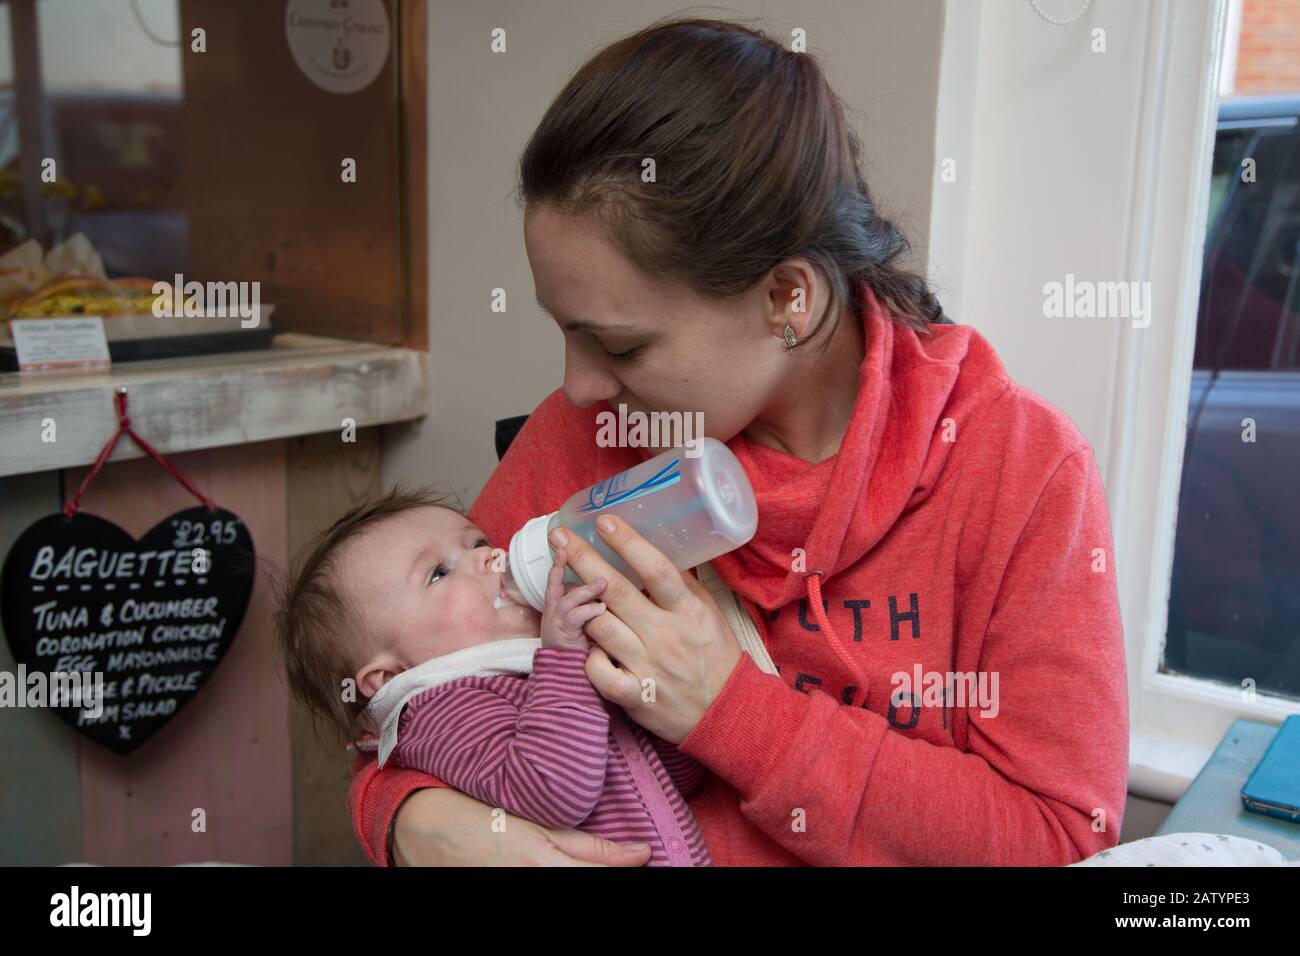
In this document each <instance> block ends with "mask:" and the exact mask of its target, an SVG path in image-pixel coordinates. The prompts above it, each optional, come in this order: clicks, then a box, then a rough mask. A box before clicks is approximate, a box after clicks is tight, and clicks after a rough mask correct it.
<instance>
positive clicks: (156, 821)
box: [29, 432, 292, 866]
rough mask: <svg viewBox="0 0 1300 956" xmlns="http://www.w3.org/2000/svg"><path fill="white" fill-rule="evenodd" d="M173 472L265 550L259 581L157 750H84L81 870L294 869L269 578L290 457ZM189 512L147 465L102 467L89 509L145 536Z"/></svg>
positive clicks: (252, 454) (174, 486)
mask: <svg viewBox="0 0 1300 956" xmlns="http://www.w3.org/2000/svg"><path fill="white" fill-rule="evenodd" d="M146 435H147V432H146ZM174 460H175V462H176V464H177V465H178V466H180V468H181V469H182V470H183V471H184V472H185V473H186V474H188V475H189V476H190V477H191V478H192V479H193V480H194V481H195V482H196V483H197V484H198V486H199V487H200V488H201V489H202V490H203V491H205V492H206V493H207V494H208V495H210V496H211V497H212V498H214V499H215V500H216V501H217V503H218V504H220V505H222V506H223V507H225V508H228V509H230V510H231V511H233V512H234V513H235V514H237V515H239V516H240V517H241V518H243V519H244V521H245V523H246V524H247V525H248V527H249V530H250V532H251V534H252V537H253V543H254V546H255V547H256V549H257V555H258V565H259V569H258V576H257V581H256V583H255V584H254V587H253V596H252V599H251V601H250V603H249V607H248V612H247V614H246V615H245V618H244V622H243V624H242V625H241V626H240V629H239V634H238V635H237V637H236V638H235V641H234V643H233V644H232V645H231V647H230V650H229V651H228V652H227V653H226V656H225V658H224V659H223V660H222V662H221V664H220V666H219V667H218V668H217V670H216V673H214V674H213V675H212V677H211V678H210V679H209V681H208V683H207V684H206V685H205V686H204V687H203V689H202V691H200V692H199V694H198V695H197V696H196V697H195V698H194V700H192V701H191V702H190V703H189V704H188V705H187V706H186V707H185V708H184V709H183V710H182V711H181V712H180V713H179V714H177V715H176V717H174V718H173V719H172V721H171V722H170V723H169V724H167V725H166V726H165V727H163V728H162V730H160V731H158V733H157V735H156V736H154V737H153V738H152V739H151V740H149V741H148V742H147V743H146V744H144V745H143V746H142V747H141V748H140V749H139V750H138V751H136V752H135V753H133V754H130V755H129V756H127V757H120V756H117V755H116V754H113V753H111V752H109V751H108V750H106V749H104V748H103V747H101V746H99V745H98V744H95V743H92V742H91V741H84V742H82V743H81V745H80V746H81V802H82V820H83V832H84V845H85V850H84V855H85V859H86V860H87V861H89V862H92V863H100V864H112V865H129V866H140V865H144V866H154V865H164V864H171V863H179V862H191V861H207V860H215V861H222V862H235V863H255V864H264V865H286V864H288V863H290V862H291V860H292V822H291V813H292V805H291V790H290V785H291V764H290V747H289V697H288V690H287V688H286V687H285V685H284V681H283V679H282V677H281V674H280V669H279V666H278V663H277V656H276V653H275V646H274V636H273V633H272V624H271V620H272V611H273V605H274V593H273V589H272V587H271V578H270V572H271V571H272V570H273V569H278V568H282V567H283V566H284V563H285V554H286V547H285V541H286V525H285V509H284V502H285V458H284V445H283V443H282V442H263V443H259V444H255V445H246V446H241V447H239V448H227V449H221V450H217V451H202V452H194V453H190V454H186V455H177V456H175V458H174ZM82 475H83V472H82V471H81V470H77V471H70V472H68V473H67V475H66V482H67V483H68V484H69V486H70V487H75V486H76V483H77V482H79V481H80V480H81V478H82ZM193 504H194V499H193V498H192V497H191V496H190V495H189V493H188V492H186V491H185V489H184V488H182V487H181V486H180V484H179V483H177V482H176V481H175V480H174V479H173V478H171V477H170V476H168V475H167V474H166V473H165V472H164V471H163V470H162V469H161V468H159V467H158V466H157V465H156V464H155V463H154V462H153V461H151V460H148V459H145V460H141V461H128V462H120V463H116V464H109V465H107V466H106V467H105V468H104V471H103V472H102V473H101V475H100V476H99V478H98V479H96V481H95V483H94V484H93V485H92V486H91V488H90V491H89V492H87V494H86V497H85V499H84V501H83V505H82V506H83V508H84V509H85V510H87V511H90V512H93V513H95V514H98V515H101V516H103V517H105V518H108V519H109V520H112V521H116V522H117V523H118V524H120V525H121V526H122V527H123V528H125V529H126V530H127V531H128V532H130V533H131V534H134V535H137V536H138V535H141V534H143V533H144V532H146V531H148V530H149V529H150V528H151V527H153V526H154V525H155V524H156V523H157V522H158V521H160V520H162V519H163V518H165V517H166V516H167V515H169V514H172V513H173V512H175V511H178V510H180V509H181V508H187V507H191V506H192V505H193ZM197 808H202V809H203V810H205V811H206V814H207V829H206V832H203V833H195V832H193V831H192V829H191V823H192V820H193V812H194V810H195V809H197ZM29 812H30V811H29Z"/></svg>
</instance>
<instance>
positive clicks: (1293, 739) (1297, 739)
mask: <svg viewBox="0 0 1300 956" xmlns="http://www.w3.org/2000/svg"><path fill="white" fill-rule="evenodd" d="M1241 802H1242V803H1243V804H1244V805H1245V807H1246V809H1247V810H1250V811H1251V812H1253V813H1263V814H1266V815H1268V816H1270V817H1277V818H1278V819H1280V820H1290V821H1291V822H1293V823H1298V822H1300V714H1292V715H1291V716H1290V717H1288V718H1287V719H1286V720H1284V721H1283V722H1282V726H1281V727H1279V728H1278V731H1277V733H1276V734H1275V735H1274V736H1273V742H1272V743H1271V744H1269V745H1268V750H1266V751H1264V756H1263V757H1262V758H1260V761H1259V763H1258V764H1257V765H1256V766H1255V770H1254V771H1253V772H1252V773H1251V775H1250V777H1249V778H1248V779H1247V780H1246V785H1245V786H1244V787H1242V788H1241Z"/></svg>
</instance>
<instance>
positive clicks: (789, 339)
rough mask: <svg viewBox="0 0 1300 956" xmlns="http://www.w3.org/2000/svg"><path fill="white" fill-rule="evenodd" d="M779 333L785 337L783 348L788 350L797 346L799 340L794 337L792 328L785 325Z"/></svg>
mask: <svg viewBox="0 0 1300 956" xmlns="http://www.w3.org/2000/svg"><path fill="white" fill-rule="evenodd" d="M781 331H782V334H783V335H784V336H785V347H786V348H788V349H792V348H794V347H795V345H797V344H798V342H799V340H798V339H796V338H795V337H794V326H792V325H787V326H786V327H785V328H784V329H782V330H781Z"/></svg>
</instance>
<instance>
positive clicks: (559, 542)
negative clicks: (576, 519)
mask: <svg viewBox="0 0 1300 956" xmlns="http://www.w3.org/2000/svg"><path fill="white" fill-rule="evenodd" d="M568 540H569V538H568V536H567V535H566V534H565V533H564V529H563V528H556V529H555V530H554V531H552V532H551V544H553V545H555V546H556V547H557V548H562V547H564V545H565V544H566V543H567V542H568Z"/></svg>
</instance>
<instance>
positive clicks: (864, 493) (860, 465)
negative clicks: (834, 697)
mask: <svg viewBox="0 0 1300 956" xmlns="http://www.w3.org/2000/svg"><path fill="white" fill-rule="evenodd" d="M861 295H862V302H863V314H862V316H861V319H862V323H863V329H864V334H865V341H866V343H867V344H866V354H865V356H864V357H863V362H862V366H861V370H860V372H859V378H858V394H857V398H856V400H855V402H854V406H853V415H852V419H851V421H850V424H849V427H848V430H847V431H846V433H845V435H844V439H843V441H842V442H841V444H840V448H839V451H838V452H837V453H836V454H835V455H833V456H832V457H830V458H828V459H826V460H824V461H821V462H818V463H815V464H814V463H811V462H807V461H804V460H802V459H799V458H796V457H794V456H792V455H789V454H787V453H785V452H782V451H779V450H777V449H774V448H770V447H768V446H766V445H761V444H759V443H758V442H755V441H753V440H751V439H749V438H747V437H746V436H745V435H744V434H743V433H742V434H739V435H736V436H735V437H734V438H732V439H731V441H729V442H728V443H727V446H728V447H729V448H730V449H731V450H732V451H733V452H734V453H735V454H736V457H737V458H738V459H740V462H741V464H742V465H744V467H745V470H746V471H747V472H748V474H749V477H750V481H751V483H752V484H753V487H754V494H755V496H756V498H757V499H758V531H757V533H756V534H755V536H754V538H753V539H752V540H751V541H750V542H749V543H748V544H746V545H745V546H743V547H741V548H738V549H737V550H735V551H732V552H731V553H729V554H725V555H722V556H721V557H718V558H715V559H714V560H713V561H712V562H711V564H713V566H714V567H715V568H716V569H717V570H718V572H719V574H721V576H722V577H723V578H724V580H725V581H726V582H727V584H728V585H729V586H730V587H732V588H733V589H734V590H736V591H737V592H738V593H740V594H741V595H743V596H744V597H746V598H748V599H749V600H750V601H753V602H754V603H755V604H757V605H758V606H759V607H761V608H763V609H764V610H766V611H771V610H773V609H774V608H779V607H783V606H784V605H786V604H788V603H790V602H791V601H795V600H798V599H801V598H802V597H803V596H804V594H805V591H806V590H810V589H809V586H808V582H807V580H806V578H807V576H808V575H819V576H820V582H821V583H824V582H825V581H826V580H828V579H829V578H831V577H833V576H835V575H837V574H839V573H840V572H842V571H844V570H845V569H846V568H850V567H852V566H853V565H854V564H856V563H857V562H858V561H859V560H860V559H861V558H862V557H863V556H864V555H865V554H867V552H869V551H870V550H871V549H872V548H873V547H874V546H875V545H876V543H877V542H878V541H879V540H880V539H881V537H882V536H883V535H884V534H885V533H886V532H887V531H888V530H889V529H890V528H891V527H893V525H894V524H895V523H896V522H897V521H898V519H899V517H900V515H902V514H903V512H904V511H905V510H907V509H908V508H909V507H915V506H916V505H917V504H919V503H920V502H921V501H923V500H924V499H925V496H926V495H927V494H928V491H929V489H931V488H933V486H934V483H935V481H936V479H937V477H938V475H939V474H940V473H941V472H942V470H943V467H944V464H945V462H946V461H947V459H948V455H949V453H950V452H951V450H952V447H953V444H954V442H955V440H956V436H957V435H958V434H960V433H961V431H962V429H963V426H964V425H965V424H966V422H967V419H968V418H969V416H970V414H971V411H972V409H974V408H977V407H979V406H980V405H981V404H983V402H984V401H985V400H986V399H987V398H988V396H989V395H990V394H995V393H996V392H999V391H1001V390H1002V389H1003V388H1005V387H1006V386H1007V384H1008V382H1007V379H1006V372H1005V369H1004V368H1003V366H1002V363H1001V361H1000V360H999V359H998V358H997V356H996V354H995V353H994V352H993V349H992V348H991V347H990V346H989V344H988V342H987V341H985V340H984V338H983V337H982V336H980V335H979V334H978V333H977V332H976V331H975V330H974V329H972V328H970V327H969V326H961V325H946V324H944V325H930V326H929V327H928V328H929V334H925V333H918V332H917V331H916V330H914V329H912V328H910V327H908V326H904V325H900V324H898V323H896V322H895V321H893V319H892V318H891V317H890V313H889V311H888V309H887V307H886V306H885V305H884V304H883V303H881V302H880V300H879V299H877V298H876V296H875V295H874V294H873V293H872V291H871V289H870V287H869V286H867V284H866V283H865V282H864V283H862V284H861ZM796 549H803V553H804V555H805V558H804V562H803V567H802V569H801V570H794V566H795V564H796V562H795V560H794V558H795V554H796ZM820 603H821V602H820V600H815V601H810V604H811V605H813V611H814V613H817V612H818V611H820Z"/></svg>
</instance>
